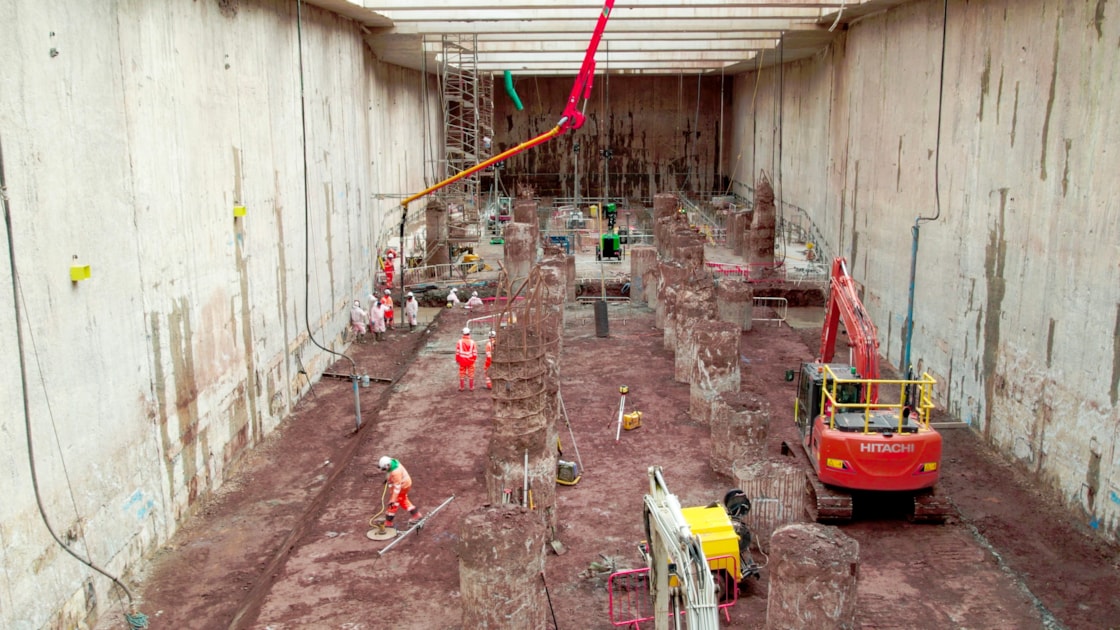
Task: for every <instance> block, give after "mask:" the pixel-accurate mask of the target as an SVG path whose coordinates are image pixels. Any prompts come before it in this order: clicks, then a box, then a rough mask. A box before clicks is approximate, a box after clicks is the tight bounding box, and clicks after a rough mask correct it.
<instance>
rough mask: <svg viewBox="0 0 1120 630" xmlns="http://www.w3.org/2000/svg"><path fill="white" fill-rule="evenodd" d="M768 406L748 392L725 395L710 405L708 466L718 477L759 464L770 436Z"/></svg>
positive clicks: (731, 475)
mask: <svg viewBox="0 0 1120 630" xmlns="http://www.w3.org/2000/svg"><path fill="white" fill-rule="evenodd" d="M770 415H771V414H770V405H769V404H768V403H767V402H766V401H765V400H761V399H759V398H756V397H755V396H753V395H751V394H748V393H740V392H726V393H724V394H722V395H720V397H719V400H718V401H717V402H716V403H715V404H713V405H712V415H711V418H710V422H711V429H712V441H711V457H710V461H711V465H712V469H713V470H715V471H716V472H718V473H720V474H721V475H727V476H728V477H734V476H735V471H736V470H738V469H739V468H742V467H744V466H749V465H751V464H754V463H757V462H760V461H762V460H763V459H764V458H765V456H766V438H767V437H769V435H770Z"/></svg>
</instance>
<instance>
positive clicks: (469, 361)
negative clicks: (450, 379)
mask: <svg viewBox="0 0 1120 630" xmlns="http://www.w3.org/2000/svg"><path fill="white" fill-rule="evenodd" d="M476 360H478V346H477V345H475V343H474V339H471V329H470V328H464V329H463V336H462V337H460V338H459V341H458V343H456V344H455V362H456V363H458V364H459V391H463V387H464V386H465V385H466V383H467V380H466V379H470V386H471V391H472V392H473V391H474V362H475V361H476Z"/></svg>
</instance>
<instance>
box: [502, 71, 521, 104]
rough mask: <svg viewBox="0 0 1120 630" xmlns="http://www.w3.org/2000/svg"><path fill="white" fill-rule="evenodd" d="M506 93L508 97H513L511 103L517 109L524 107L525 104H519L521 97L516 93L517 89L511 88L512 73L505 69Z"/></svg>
mask: <svg viewBox="0 0 1120 630" xmlns="http://www.w3.org/2000/svg"><path fill="white" fill-rule="evenodd" d="M506 94H509V97H510V98H511V99H513V105H514V107H516V108H517V111H521V110H523V109H525V106H524V105H522V104H521V97H519V96H518V95H517V90H515V89H513V73H512V72H510V71H509V70H506Z"/></svg>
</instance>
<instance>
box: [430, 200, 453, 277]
mask: <svg viewBox="0 0 1120 630" xmlns="http://www.w3.org/2000/svg"><path fill="white" fill-rule="evenodd" d="M424 225H425V226H426V228H427V229H426V232H427V240H425V241H424V243H425V247H426V249H425V251H426V252H427V260H425V261H424V264H427V265H445V264H447V263H449V262H451V259H450V258H449V256H450V254H449V253H448V251H447V208H445V207H444V206H443V204H442V203H440V202H439V201H436V200H435V199H432V200H431V201H429V202H428V207H427V208H426V209H425V210H424ZM441 244H442V245H441Z"/></svg>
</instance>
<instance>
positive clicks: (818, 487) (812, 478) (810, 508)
mask: <svg viewBox="0 0 1120 630" xmlns="http://www.w3.org/2000/svg"><path fill="white" fill-rule="evenodd" d="M782 446H783V448H782V451H783V452H786V453H789V454H790V455H792V456H794V457H796V458H797V461H798V463H800V464H801V467H802V468H803V469H804V470H805V514H806V516H808V517H809V520H810V521H816V522H817V523H825V524H830V525H836V524H840V523H847V522H849V521H851V520H852V495H851V494H848V493H847V492H845V491H844V490H842V489H839V488H833V487H831V486H827V485H825V484H823V483H821V480H820V479H818V478H817V473H816V470H814V468H813V462H811V461H809V456H808V455H806V454H805V449H803V448H802V447H801V445H800V444H789V443H783V445H782Z"/></svg>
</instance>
